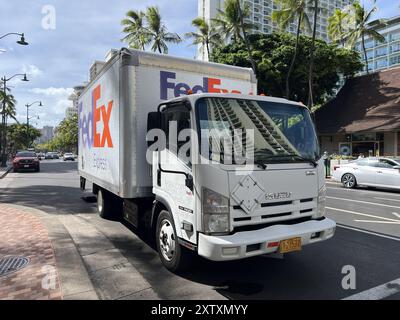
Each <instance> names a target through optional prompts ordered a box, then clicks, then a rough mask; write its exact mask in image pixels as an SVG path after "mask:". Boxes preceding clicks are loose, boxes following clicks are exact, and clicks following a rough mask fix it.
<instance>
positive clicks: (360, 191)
mask: <svg viewBox="0 0 400 320" xmlns="http://www.w3.org/2000/svg"><path fill="white" fill-rule="evenodd" d="M326 188H327V189H334V190H342V191H346V192H347V191H351V192H358V193H365V194H372V193H375V194H379V195H388V196H393V197H400V194H397V193H391V192H385V191H383V190H382V191H374V190H369V189H346V188H335V187H326Z"/></svg>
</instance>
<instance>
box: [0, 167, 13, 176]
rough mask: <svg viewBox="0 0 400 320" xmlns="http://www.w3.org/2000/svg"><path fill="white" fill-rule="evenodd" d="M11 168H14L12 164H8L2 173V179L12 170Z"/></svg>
mask: <svg viewBox="0 0 400 320" xmlns="http://www.w3.org/2000/svg"><path fill="white" fill-rule="evenodd" d="M11 169H12V166H8V167H7V169H6V171H4V172H2V173H0V179H3V178H4V177H5V176H6V175H7V173H9V172H10V171H11Z"/></svg>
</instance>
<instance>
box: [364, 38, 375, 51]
mask: <svg viewBox="0 0 400 320" xmlns="http://www.w3.org/2000/svg"><path fill="white" fill-rule="evenodd" d="M373 47H374V40H372V39H368V40H365V48H366V49H371V48H373Z"/></svg>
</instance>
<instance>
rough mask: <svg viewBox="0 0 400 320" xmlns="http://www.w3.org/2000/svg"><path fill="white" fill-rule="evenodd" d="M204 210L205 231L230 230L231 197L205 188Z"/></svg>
mask: <svg viewBox="0 0 400 320" xmlns="http://www.w3.org/2000/svg"><path fill="white" fill-rule="evenodd" d="M202 212H203V226H204V232H206V233H227V232H229V199H228V198H227V197H224V196H223V195H221V194H219V193H217V192H214V191H212V190H210V189H207V188H203V190H202Z"/></svg>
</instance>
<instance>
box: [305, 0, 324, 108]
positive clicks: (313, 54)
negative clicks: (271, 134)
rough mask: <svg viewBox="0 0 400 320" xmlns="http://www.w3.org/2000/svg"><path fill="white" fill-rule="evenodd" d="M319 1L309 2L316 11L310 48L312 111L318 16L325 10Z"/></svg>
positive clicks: (311, 104)
mask: <svg viewBox="0 0 400 320" xmlns="http://www.w3.org/2000/svg"><path fill="white" fill-rule="evenodd" d="M318 2H319V1H318V0H309V6H310V8H311V9H312V10H313V11H314V19H313V32H312V40H311V48H310V66H309V73H308V90H309V91H308V103H307V105H308V108H309V109H310V110H311V109H312V107H313V106H314V57H315V39H316V34H317V20H318V14H319V13H320V12H321V11H322V10H323V9H322V8H320V7H319V6H318Z"/></svg>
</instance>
